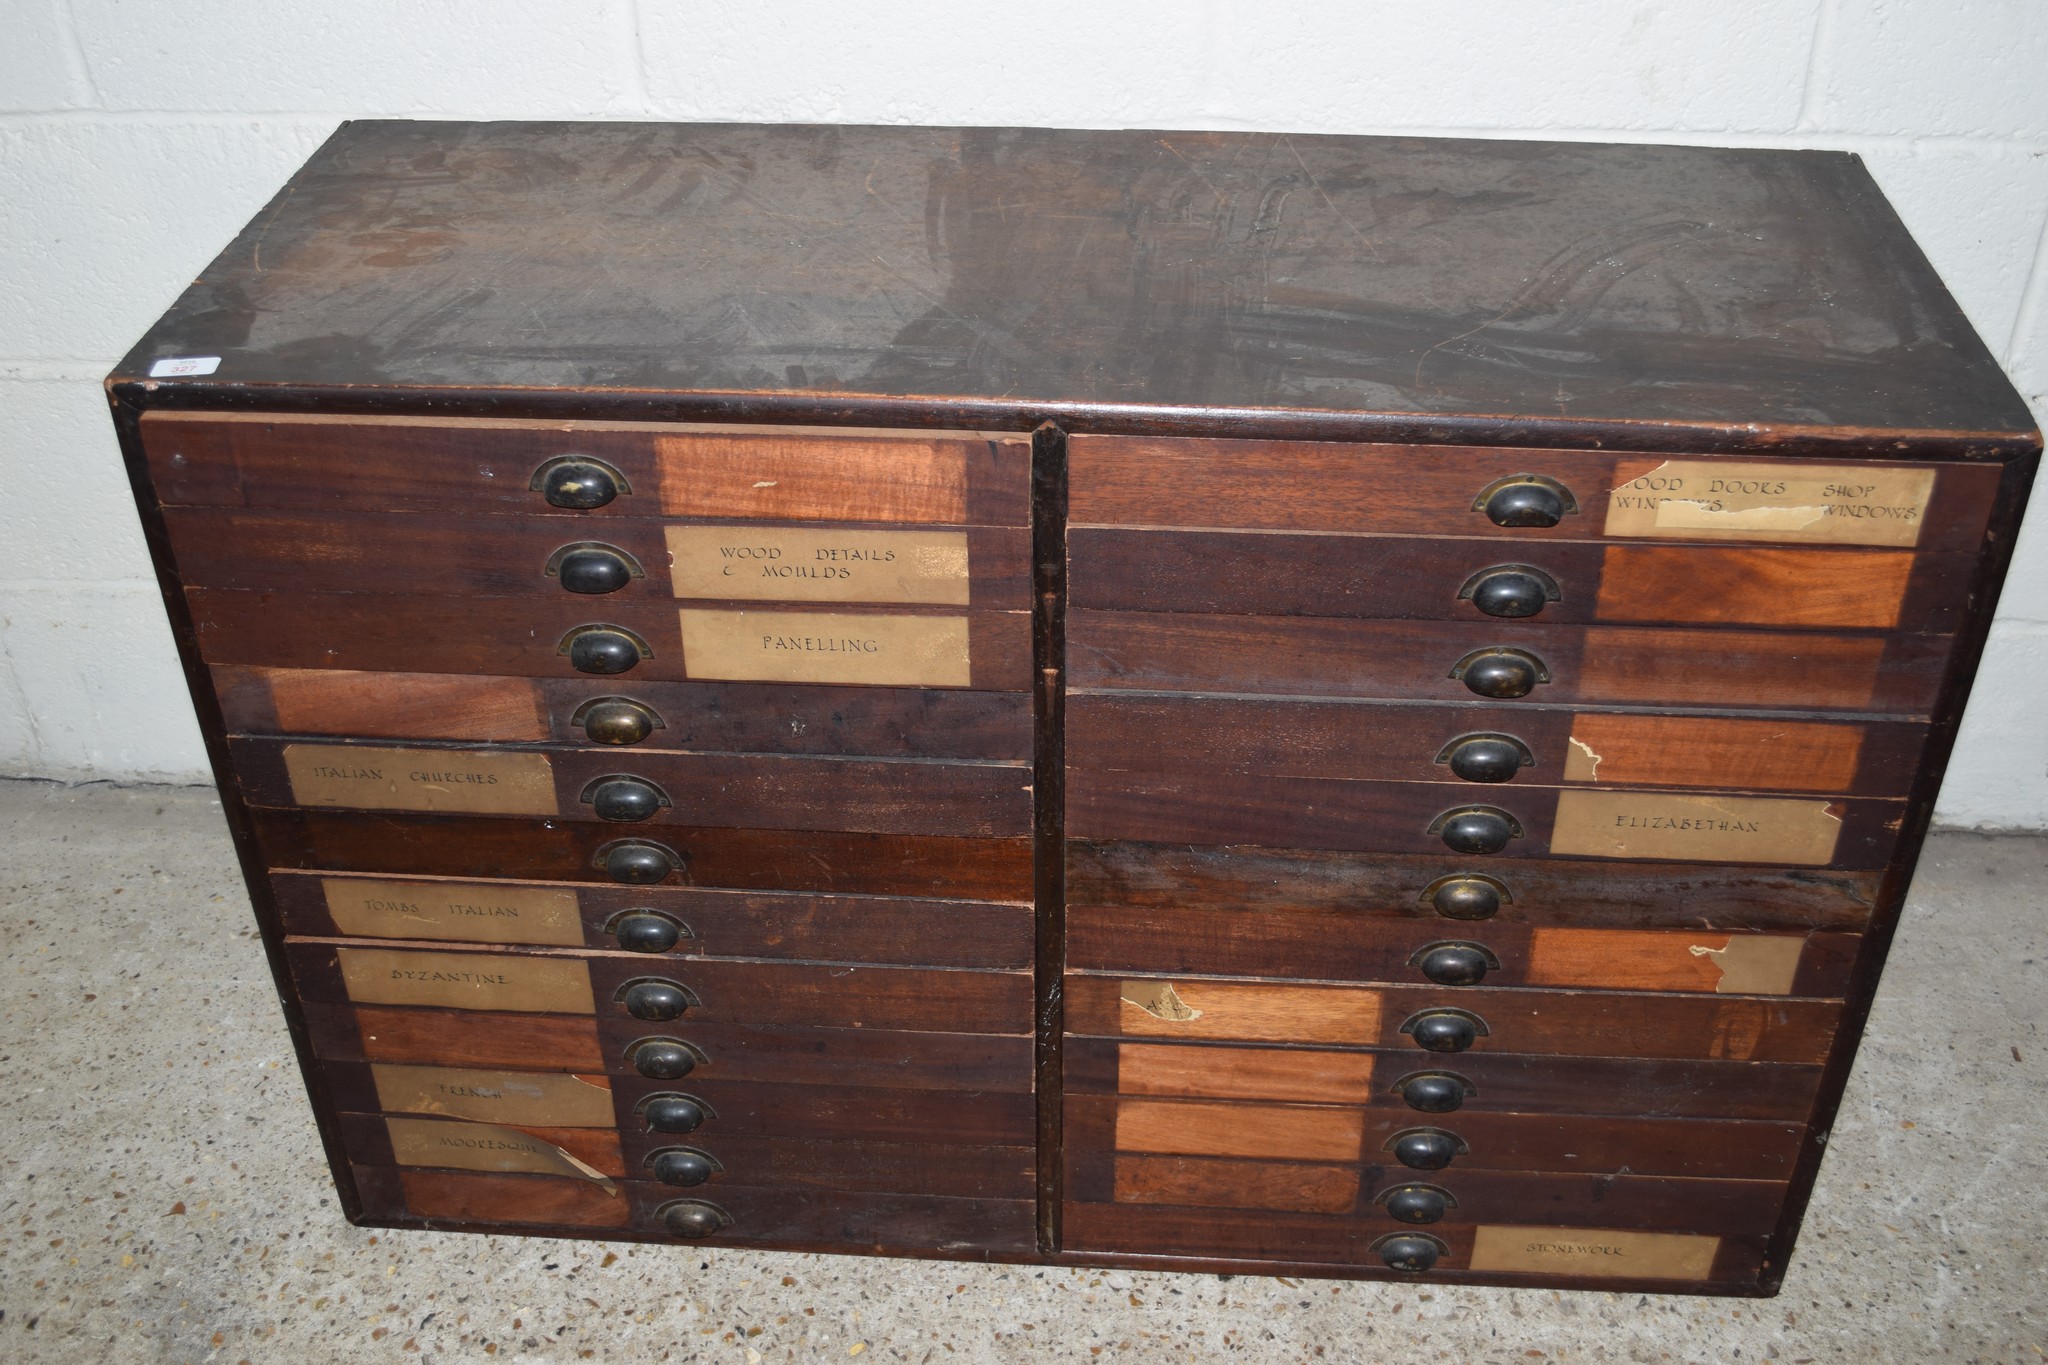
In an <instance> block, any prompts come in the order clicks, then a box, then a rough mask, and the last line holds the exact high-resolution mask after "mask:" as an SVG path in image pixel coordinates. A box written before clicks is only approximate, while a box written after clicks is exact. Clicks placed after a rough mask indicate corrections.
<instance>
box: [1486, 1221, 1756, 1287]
mask: <svg viewBox="0 0 2048 1365" xmlns="http://www.w3.org/2000/svg"><path fill="white" fill-rule="evenodd" d="M1720 1250H1721V1239H1720V1238H1718V1237H1701V1236H1696V1235H1693V1234H1690V1233H1676V1232H1610V1231H1607V1230H1605V1229H1600V1228H1528V1227H1506V1226H1499V1225H1482V1226H1481V1227H1480V1228H1479V1229H1478V1231H1477V1232H1476V1233H1475V1234H1474V1236H1473V1239H1472V1260H1471V1263H1470V1264H1469V1266H1468V1267H1467V1268H1468V1269H1471V1270H1498V1271H1521V1272H1527V1273H1532V1274H1537V1275H1591V1276H1596V1277H1601V1278H1607V1279H1644V1280H1704V1279H1706V1278H1708V1277H1709V1276H1710V1275H1712V1274H1713V1273H1714V1257H1715V1255H1716V1254H1718V1253H1719V1252H1720Z"/></svg>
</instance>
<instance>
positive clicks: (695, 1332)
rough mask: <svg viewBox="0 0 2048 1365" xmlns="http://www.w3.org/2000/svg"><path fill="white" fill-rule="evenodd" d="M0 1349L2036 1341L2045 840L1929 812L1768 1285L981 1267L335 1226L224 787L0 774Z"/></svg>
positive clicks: (971, 1350)
mask: <svg viewBox="0 0 2048 1365" xmlns="http://www.w3.org/2000/svg"><path fill="white" fill-rule="evenodd" d="M0 834H4V838H0V946H4V958H0V962H4V968H0V971H4V976H0V1066H4V1068H5V1074H6V1077H7V1082H8V1101H7V1103H6V1105H5V1107H4V1109H0V1313H4V1316H0V1361H94V1362H98V1361H224V1362H230V1363H232V1362H236V1361H244V1360H246V1361H251V1362H258V1363H259V1365H260V1363H261V1362H271V1361H280V1362H295V1363H296V1362H314V1361H330V1360H333V1361H361V1360H384V1359H389V1360H394V1361H407V1360H463V1361H469V1360H478V1361H481V1360H486V1359H488V1360H494V1361H501V1362H502V1361H508V1360H521V1361H523V1360H535V1361H572V1360H584V1359H589V1360H598V1361H635V1362H638V1361H659V1360H673V1361H685V1360H702V1361H721V1362H725V1361H730V1362H734V1363H735V1365H742V1363H744V1365H757V1363H758V1362H760V1361H764V1360H766V1361H784V1360H802V1361H813V1360H818V1361H830V1360H838V1361H859V1362H860V1365H867V1361H870V1360H877V1361H881V1360H886V1361H899V1360H900V1361H933V1362H938V1361H944V1362H949V1365H951V1363H953V1362H958V1363H959V1365H967V1363H968V1362H979V1361H1013V1360H1026V1359H1029V1360H1033V1361H1082V1362H1087V1361H1096V1360H1101V1361H1110V1360H1147V1361H1150V1360H1158V1361H1169V1360H1171V1361H1199V1360H1212V1359H1213V1360H1225V1359H1227V1360H1241V1361H1260V1362H1263V1361H1292V1360H1315V1359H1325V1360H1333V1361H1368V1362H1383V1361H1384V1362H1397V1361H1439V1360H1441V1361H1454V1362H1466V1361H1488V1362H1517V1363H1518V1365H1525V1363H1526V1362H1531V1361H1538V1360H1617V1361H1754V1360H1784V1361H1790V1362H1813V1363H1814V1365H1832V1363H1833V1362H1842V1361H1858V1362H1860V1361H1872V1360H1877V1361H1925V1360H1957V1361H2016V1360H2029V1361H2031V1360H2038V1359H2041V1358H2042V1356H2043V1350H2044V1347H2048V1284H2044V1276H2043V1271H2044V1268H2048V1249H2044V1246H2043V1235H2044V1232H2048V1192H2044V1181H2043V1175H2044V1171H2048V1135H2044V1133H2043V1118H2044V1111H2048V1103H2044V1101H2048V1091H2044V1086H2043V1082H2044V1079H2048V1039H2044V1038H2043V1036H2042V1029H2043V1020H2044V1016H2048V1002H2044V998H2043V994H2042V991H2041V989H2040V981H2041V974H2042V970H2043V967H2042V964H2043V963H2044V961H2048V920H2044V915H2043V906H2044V899H2048V898H2044V891H2048V840H2040V839H2011V838H2008V839H1987V838H1980V837H1971V836H1963V835H1949V836H1945V837H1941V838H1938V839H1937V840H1935V841H1934V843H1933V844H1932V845H1931V848H1930V850H1929V853H1928V856H1927V858H1926V859H1925V861H1924V862H1923V864H1922V867H1921V873H1920V879H1919V884H1918V886H1917V887H1916V888H1915V890H1914V895H1913V899H1912V903H1911V905H1910V907H1909V908H1908V911H1907V915H1906V925H1905V929H1904V931H1903V933H1902V935H1901V938H1900V941H1899V945H1898V947H1897V949H1896V951H1895V952H1894V954H1893V958H1892V966H1891V970H1890V973H1889V975H1888V976H1887V977H1886V980H1885V986H1884V989H1883V992H1882V993H1881V995H1880V996H1879V999H1878V1006H1877V1011H1876V1014H1875V1016H1874V1018H1873V1020H1872V1026H1871V1033H1870V1036H1869V1038H1868V1040H1867V1042H1866V1043H1865V1046H1864V1048H1863V1055H1862V1060H1861V1062H1860V1063H1859V1065H1858V1069H1857V1072H1856V1076H1855V1079H1854V1080H1853V1081H1852V1082H1851V1083H1850V1087H1849V1096H1848V1101H1847V1105H1846V1107H1845V1109H1844V1111H1843V1115H1842V1121H1841V1123H1840V1125H1839V1126H1838V1127H1837V1128H1836V1130H1835V1143H1834V1150H1833V1153H1832V1155H1831V1156H1830V1157H1829V1160H1828V1163H1827V1165H1826V1167H1825V1169H1824V1170H1823V1172H1822V1175H1821V1181H1820V1188H1819V1192H1818V1194H1817V1196H1816V1198H1815V1201H1814V1206H1813V1210H1812V1213H1811V1214H1810V1216H1809V1218H1808V1221H1807V1228H1806V1234H1805V1238H1804V1241H1803V1242H1802V1244H1801V1248H1800V1251H1799V1254H1798V1255H1797V1257H1796V1258H1795V1260H1794V1263H1793V1266H1792V1270H1791V1275H1790V1277H1789V1279H1788V1280H1787V1281H1786V1288H1785V1292H1784V1294H1783V1295H1782V1296H1781V1297H1779V1298H1777V1299H1775V1300H1765V1301H1742V1300H1720V1299H1689V1298H1644V1297H1641V1296H1636V1295H1625V1296H1617V1295H1611V1294H1563V1295H1561V1294H1552V1293H1549V1292H1541V1291H1529V1290H1521V1291H1508V1290H1474V1289H1443V1288H1439V1289H1436V1290H1434V1291H1430V1290H1427V1289H1425V1288H1422V1287H1420V1286H1382V1285H1361V1284H1332V1283H1328V1282H1317V1281H1306V1282H1290V1281H1287V1280H1278V1279H1264V1278H1240V1279H1236V1280H1231V1281H1221V1280H1218V1279H1216V1278H1214V1277H1211V1276H1197V1275H1164V1274H1125V1273H1110V1274H1104V1273H1095V1272H1085V1271H1067V1270H1033V1269H1008V1268H984V1267H977V1266H963V1265H952V1264H938V1263H924V1262H914V1261H871V1260H862V1259H854V1258H841V1257H822V1256H789V1255H768V1254H747V1253H744V1252H736V1251H705V1250H703V1249H696V1248H693V1249H683V1248H674V1249H671V1248H666V1247H629V1246H625V1245H617V1246H607V1245H605V1244H602V1243H588V1242H537V1241H525V1240H518V1239H496V1238H480V1237H456V1236H442V1235H429V1234H419V1233H391V1232H384V1233H377V1232H371V1231H366V1230H361V1229H356V1228H351V1227H349V1226H347V1225H346V1224H345V1223H343V1222H342V1220H341V1217H340V1215H339V1213H338V1212H337V1211H336V1205H335V1199H334V1196H333V1194H332V1192H331V1190H330V1188H329V1186H328V1180H327V1172H326V1168H325V1166H324V1165H323V1164H322V1161H321V1159H320V1155H319V1148H318V1145H317V1144H316V1142H315V1139H314V1134H313V1127H312V1123H311V1120H310V1119H309V1117H308V1115H307V1111H306V1108H305V1103H304V1096H303V1092H302V1091H301V1088H300V1083H299V1078H298V1075H297V1073H296V1071H295V1069H294V1067H293V1065H292V1062H291V1060H290V1059H289V1056H288V1054H287V1050H286V1039H285V1031H284V1026H283V1023H282V1022H281V1019H280V1016H279V1014H278V1009H277V1005H276V1003H275V1001H274V999H273V998H272V995H271V989H270V985H269V982H268V979H267V976H266V973H265V971H264V967H263V962H262V958H261V955H260V952H259V950H258V946H257V943H256V940H255V935H254V931H253V929H252V928H251V925H250V920H249V912H248V908H247V905H246V904H245V902H244V900H243V895H242V891H241V888H240V886H239V884H238V882H237V880H236V877H235V874H234V871H233V868H232V864H231V862H230V858H229V852H228V845H227V839H226V835H225V832H224V830H223V827H222V824H221V818H220V812H219V808H218V806H217V804H216V803H215V801H214V799H213V796H212V794H211V793H210V792H205V791H198V790H191V789H175V790H173V789H156V788H148V789H132V788H131V789H110V788H106V787H88V788H82V789H65V788H61V787H54V786H49V785H45V784H37V783H0Z"/></svg>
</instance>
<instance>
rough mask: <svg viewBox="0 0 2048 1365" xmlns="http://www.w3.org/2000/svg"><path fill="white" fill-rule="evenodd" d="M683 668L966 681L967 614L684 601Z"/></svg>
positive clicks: (737, 677) (728, 675)
mask: <svg viewBox="0 0 2048 1365" xmlns="http://www.w3.org/2000/svg"><path fill="white" fill-rule="evenodd" d="M682 627H683V671H684V673H686V674H687V675H688V676H689V677H691V678H711V679H718V680H723V681H728V682H805V683H862V684H868V685H871V686H880V687H966V686H967V685H968V684H969V682H970V681H971V680H972V677H973V669H972V667H971V665H970V662H969V659H968V635H967V618H966V617H964V616H883V615H870V614H867V613H860V614H854V613H847V614H844V615H841V614H828V613H821V612H798V611H698V610H695V609H693V608H688V607H686V608H684V609H683V612H682Z"/></svg>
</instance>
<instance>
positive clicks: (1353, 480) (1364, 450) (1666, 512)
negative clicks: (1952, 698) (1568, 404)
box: [1067, 435, 1999, 550]
mask: <svg viewBox="0 0 2048 1365" xmlns="http://www.w3.org/2000/svg"><path fill="white" fill-rule="evenodd" d="M1067 450H1068V460H1069V469H1070V475H1069V477H1070V480H1071V483H1072V492H1071V495H1070V500H1069V516H1070V517H1071V519H1072V521H1073V523H1074V524H1075V525H1076V526H1094V525H1102V526H1156V527H1168V526H1171V527H1235V528H1243V529H1252V530H1264V531H1336V532H1360V531H1364V532H1375V533H1379V534H1385V535H1427V536H1476V537H1483V538H1487V539H1489V540H1494V541H1497V542H1503V543H1514V542H1535V543H1543V542H1547V541H1551V540H1555V539H1586V538H1590V537H1616V538H1627V539H1641V540H1656V541H1667V540H1668V541H1695V542H1716V541H1718V542H1729V541H1733V542H1745V543H1781V544H1800V545H1872V546H1892V547H1918V548H1920V549H1923V550H1974V549H1976V547H1977V544H1978V542H1979V540H1980V539H1981V538H1982V536H1983V532H1984V525H1985V521H1986V519H1987V518H1988V516H1989V514H1990V510H1991V504H1992V500H1993V498H1994V497H1995V496H1996V493H1997V488H1998V475H1999V471H1998V469H1997V468H1996V467H1995V466H1986V465H1967V464H1932V463H1929V464H1900V463H1895V462H1886V463H1883V464H1872V463H1868V462H1864V463H1857V462H1854V461H1833V460H1829V461H1788V460H1772V461H1758V460H1754V459H1744V458H1742V457H1740V456H1729V457H1711V456H1708V457H1699V456H1683V457H1668V456H1659V455H1642V454H1634V453H1630V452H1615V451H1597V450H1517V449H1512V448H1499V449H1476V448H1470V447H1458V446H1405V445H1373V444H1350V443H1337V442H1313V441H1231V440H1208V439H1202V438H1188V437H1150V436H1145V437H1139V436H1085V435H1082V436H1072V437H1069V438H1068V442H1067ZM1532 484H1534V485H1536V487H1531V485H1532ZM1543 485H1548V488H1544V487H1542V486H1543ZM1518 495H1519V496H1518ZM1503 522H1505V523H1506V524H1502V523H1503Z"/></svg>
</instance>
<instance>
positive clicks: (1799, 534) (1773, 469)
mask: <svg viewBox="0 0 2048 1365" xmlns="http://www.w3.org/2000/svg"><path fill="white" fill-rule="evenodd" d="M1616 474H1617V478H1618V479H1620V480H1621V482H1618V483H1617V486H1616V487H1615V490H1614V492H1613V494H1612V495H1610V496H1609V498H1608V501H1607V534H1608V535H1610V536H1643V537H1652V538H1672V539H1681V540H1789V541H1801V542H1806V543H1811V544H1820V545H1914V544H1918V543H1919V540H1920V527H1921V525H1922V524H1923V523H1924V522H1925V521H1926V519H1927V502H1928V499H1929V498H1931V497H1933V496H1934V471H1933V470H1931V469H1872V468H1868V467H1864V466H1853V465H1811V464H1799V465H1785V464H1734V463H1728V462H1724V461H1720V460H1667V461H1665V462H1664V463H1663V464H1660V465H1656V466H1654V467H1652V468H1649V469H1643V468H1642V467H1641V465H1640V464H1636V465H1631V464H1628V463H1623V464H1622V465H1621V466H1620V467H1619V469H1618V470H1617V471H1616Z"/></svg>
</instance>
